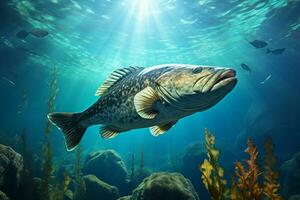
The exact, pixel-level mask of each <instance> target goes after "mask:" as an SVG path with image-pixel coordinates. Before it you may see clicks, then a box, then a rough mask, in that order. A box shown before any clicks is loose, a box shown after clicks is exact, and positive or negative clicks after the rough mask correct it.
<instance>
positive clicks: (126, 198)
mask: <svg viewBox="0 0 300 200" xmlns="http://www.w3.org/2000/svg"><path fill="white" fill-rule="evenodd" d="M131 199H132V197H131V196H124V197H120V198H118V200H131Z"/></svg>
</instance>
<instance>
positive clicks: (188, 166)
mask: <svg viewBox="0 0 300 200" xmlns="http://www.w3.org/2000/svg"><path fill="white" fill-rule="evenodd" d="M206 157H207V155H206V149H205V144H204V143H203V142H196V143H192V144H190V145H188V146H187V148H186V149H185V151H184V154H183V156H182V166H181V169H180V172H181V173H182V174H183V175H184V176H185V177H186V178H188V179H189V180H190V181H191V182H192V183H193V185H194V186H195V187H196V188H200V193H199V195H200V198H201V199H208V198H209V194H208V192H207V191H206V190H205V188H204V187H203V183H202V181H201V178H200V171H199V164H200V163H202V162H203V160H204V159H205V158H206Z"/></svg>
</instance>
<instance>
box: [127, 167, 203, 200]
mask: <svg viewBox="0 0 300 200" xmlns="http://www.w3.org/2000/svg"><path fill="white" fill-rule="evenodd" d="M157 199H163V200H199V197H198V195H197V193H196V192H195V190H194V187H193V185H192V184H191V182H190V181H189V180H188V179H186V178H185V177H184V176H183V175H181V174H179V173H166V172H162V173H154V174H152V175H151V176H149V177H148V178H145V179H144V180H143V182H142V183H141V184H140V185H139V186H138V187H137V188H136V189H135V190H134V191H133V192H132V200H157Z"/></svg>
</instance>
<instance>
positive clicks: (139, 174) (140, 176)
mask: <svg viewBox="0 0 300 200" xmlns="http://www.w3.org/2000/svg"><path fill="white" fill-rule="evenodd" d="M150 175H151V172H150V170H148V169H145V168H143V169H139V170H137V171H135V172H134V175H133V177H130V178H129V179H130V180H129V181H128V190H129V191H130V193H131V192H132V190H133V189H135V188H136V187H137V186H138V185H139V184H140V183H141V182H142V181H143V180H144V178H146V177H148V176H150Z"/></svg>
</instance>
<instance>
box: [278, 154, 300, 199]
mask: <svg viewBox="0 0 300 200" xmlns="http://www.w3.org/2000/svg"><path fill="white" fill-rule="evenodd" d="M280 175H281V177H282V184H281V185H282V191H283V194H284V196H285V197H290V196H292V195H298V194H299V188H300V152H298V153H297V154H296V155H295V156H294V158H293V159H291V160H288V161H286V162H284V163H283V164H282V165H281V167H280Z"/></svg>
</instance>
